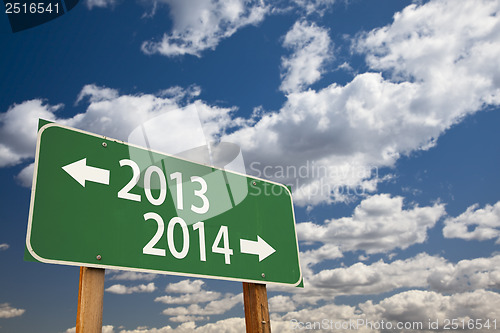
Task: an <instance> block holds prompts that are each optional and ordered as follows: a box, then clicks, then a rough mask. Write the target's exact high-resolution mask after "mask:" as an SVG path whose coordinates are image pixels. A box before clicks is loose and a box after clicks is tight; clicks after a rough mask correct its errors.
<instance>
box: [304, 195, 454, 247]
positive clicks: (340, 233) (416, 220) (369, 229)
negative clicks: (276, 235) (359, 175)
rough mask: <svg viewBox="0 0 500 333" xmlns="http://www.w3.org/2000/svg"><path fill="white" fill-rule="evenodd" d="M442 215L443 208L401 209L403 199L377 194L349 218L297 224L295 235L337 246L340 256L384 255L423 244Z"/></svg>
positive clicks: (443, 212) (365, 200) (440, 205)
mask: <svg viewBox="0 0 500 333" xmlns="http://www.w3.org/2000/svg"><path fill="white" fill-rule="evenodd" d="M444 214H445V210H444V205H443V204H438V203H436V204H434V205H433V206H428V207H419V206H417V205H416V206H414V207H411V208H408V209H404V208H403V198H402V197H398V196H396V197H391V196H390V195H388V194H377V195H373V196H370V197H368V198H366V199H364V200H363V201H361V203H360V204H359V205H358V206H357V207H356V208H355V209H354V213H353V215H352V216H351V217H343V218H339V219H331V220H326V222H325V223H324V224H316V223H312V222H304V223H299V224H297V234H298V237H299V240H301V241H305V242H321V243H324V244H329V246H330V247H332V246H337V247H338V248H339V249H340V250H341V251H342V252H347V251H357V250H362V251H365V252H366V253H368V254H373V253H380V252H383V253H386V252H389V251H391V250H394V249H397V248H400V249H406V248H408V247H409V246H411V245H413V244H417V243H423V242H424V241H425V240H426V239H427V230H428V229H430V228H432V227H433V226H434V225H435V224H436V222H437V221H438V220H439V219H440V218H441V217H442V216H443V215H444Z"/></svg>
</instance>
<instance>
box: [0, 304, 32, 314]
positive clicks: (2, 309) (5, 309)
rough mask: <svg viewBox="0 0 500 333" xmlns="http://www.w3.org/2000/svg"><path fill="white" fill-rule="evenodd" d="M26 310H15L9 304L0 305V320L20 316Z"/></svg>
mask: <svg viewBox="0 0 500 333" xmlns="http://www.w3.org/2000/svg"><path fill="white" fill-rule="evenodd" d="M25 311H26V310H24V309H16V308H13V307H12V306H10V304H9V303H1V304H0V318H13V317H19V316H21V315H22V314H23V313H24V312H25Z"/></svg>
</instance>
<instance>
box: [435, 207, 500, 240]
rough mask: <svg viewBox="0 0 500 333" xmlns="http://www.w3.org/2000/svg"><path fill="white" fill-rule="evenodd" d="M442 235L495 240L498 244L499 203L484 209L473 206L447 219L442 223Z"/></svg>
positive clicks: (499, 231) (499, 226)
mask: <svg viewBox="0 0 500 333" xmlns="http://www.w3.org/2000/svg"><path fill="white" fill-rule="evenodd" d="M444 224H445V226H444V228H443V235H444V237H446V238H462V239H466V240H479V241H483V240H487V239H495V238H496V239H497V241H496V243H497V244H498V243H500V201H499V202H497V203H496V204H494V205H493V206H491V205H486V206H485V207H484V208H479V205H477V204H475V205H472V206H470V207H468V208H467V210H466V211H465V212H464V213H462V214H460V215H459V216H457V217H449V218H447V219H446V220H445V221H444Z"/></svg>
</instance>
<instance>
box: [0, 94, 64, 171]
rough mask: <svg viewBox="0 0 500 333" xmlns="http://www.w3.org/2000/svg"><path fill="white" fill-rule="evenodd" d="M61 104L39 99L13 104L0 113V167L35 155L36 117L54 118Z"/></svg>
mask: <svg viewBox="0 0 500 333" xmlns="http://www.w3.org/2000/svg"><path fill="white" fill-rule="evenodd" d="M61 108H62V105H61V104H59V105H48V104H46V102H45V101H43V100H41V99H33V100H30V101H25V102H22V103H20V104H14V105H12V106H11V107H9V109H8V110H7V112H5V113H1V114H0V167H5V166H12V165H16V164H19V163H21V162H22V161H24V160H26V159H29V158H33V156H34V155H35V149H34V148H35V142H36V130H37V126H38V118H43V119H46V120H55V119H56V115H55V113H56V112H57V111H58V110H59V109H61Z"/></svg>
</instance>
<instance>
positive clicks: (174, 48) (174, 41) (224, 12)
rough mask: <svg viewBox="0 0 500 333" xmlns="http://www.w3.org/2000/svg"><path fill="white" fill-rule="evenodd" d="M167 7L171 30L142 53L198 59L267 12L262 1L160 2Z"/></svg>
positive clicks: (151, 43)
mask: <svg viewBox="0 0 500 333" xmlns="http://www.w3.org/2000/svg"><path fill="white" fill-rule="evenodd" d="M161 2H164V3H167V4H168V5H169V7H170V16H171V18H172V20H173V29H172V31H171V32H170V33H168V34H167V33H165V34H164V35H163V38H162V39H161V40H160V41H152V40H151V41H147V42H144V43H143V44H142V50H143V52H145V53H147V54H153V53H159V54H162V55H166V56H178V55H185V54H191V55H194V56H198V57H199V56H200V55H201V52H202V51H204V50H207V49H212V50H213V49H215V47H216V46H217V45H218V44H219V42H220V41H221V40H222V39H225V38H228V37H230V36H231V35H233V34H234V33H235V32H236V31H237V30H238V29H241V28H242V27H245V26H247V25H255V24H258V23H259V22H261V21H262V20H263V19H264V17H265V15H266V14H267V12H268V7H267V6H266V5H265V4H264V2H263V1H262V0H231V1H221V0H213V1H205V0H194V1H189V2H188V1H178V0H162V1H161Z"/></svg>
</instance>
